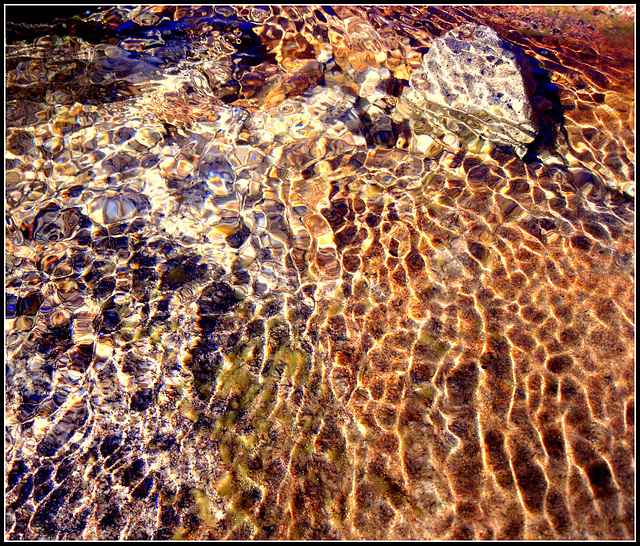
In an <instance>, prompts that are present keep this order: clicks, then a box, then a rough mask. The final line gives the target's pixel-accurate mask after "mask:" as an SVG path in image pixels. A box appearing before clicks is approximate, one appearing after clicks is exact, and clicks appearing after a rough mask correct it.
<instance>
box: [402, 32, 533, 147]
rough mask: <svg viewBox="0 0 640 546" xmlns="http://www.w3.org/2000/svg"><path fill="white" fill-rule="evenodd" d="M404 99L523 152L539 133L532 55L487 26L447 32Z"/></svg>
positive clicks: (425, 59) (435, 44)
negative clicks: (528, 57) (526, 53)
mask: <svg viewBox="0 0 640 546" xmlns="http://www.w3.org/2000/svg"><path fill="white" fill-rule="evenodd" d="M410 84H411V87H409V88H406V89H405V93H404V98H405V100H407V101H408V102H409V104H410V105H412V106H413V107H414V108H415V109H417V110H418V112H421V111H426V113H427V117H429V114H431V115H433V114H435V115H436V116H437V117H444V118H448V119H452V120H453V121H455V122H457V123H460V122H461V123H462V124H463V125H464V126H466V128H467V129H470V130H471V132H473V133H474V134H476V135H478V136H481V137H482V138H484V139H485V140H489V141H492V142H494V143H496V144H500V145H509V146H513V147H514V148H515V150H516V152H517V153H518V155H520V156H522V155H524V153H526V147H527V145H529V144H530V143H531V142H533V141H534V140H535V138H536V134H537V131H538V112H537V110H536V107H535V106H534V103H533V101H532V95H533V93H534V91H535V88H536V82H535V80H534V79H533V75H532V69H531V65H530V63H529V60H528V59H527V57H526V56H525V55H524V54H523V53H522V52H521V51H520V50H519V49H518V48H517V47H516V46H515V45H513V44H511V43H509V42H507V41H505V40H503V39H502V38H501V37H500V36H499V35H498V33H497V32H496V31H495V30H493V29H492V28H489V27H487V26H484V25H475V24H465V25H461V26H459V27H457V28H455V29H453V30H450V31H449V32H447V33H445V34H444V35H442V36H441V37H440V38H438V39H436V40H435V41H434V42H433V45H432V47H431V48H430V49H429V51H428V52H427V53H426V54H425V55H424V57H423V59H422V66H421V67H419V68H418V69H416V70H415V71H414V72H413V73H412V75H411V79H410Z"/></svg>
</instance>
